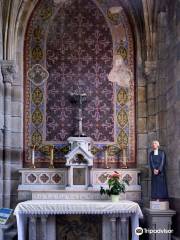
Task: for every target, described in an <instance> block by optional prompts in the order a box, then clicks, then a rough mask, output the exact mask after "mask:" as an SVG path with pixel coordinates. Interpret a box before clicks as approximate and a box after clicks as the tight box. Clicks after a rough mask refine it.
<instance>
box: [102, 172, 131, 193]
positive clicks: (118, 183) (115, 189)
mask: <svg viewBox="0 0 180 240" xmlns="http://www.w3.org/2000/svg"><path fill="white" fill-rule="evenodd" d="M126 184H127V185H129V182H128V180H127V179H125V180H120V178H119V175H118V173H116V172H115V173H113V174H112V175H111V176H109V178H108V186H109V189H104V188H103V187H101V189H100V194H101V195H102V194H107V195H108V196H111V195H119V193H125V189H126Z"/></svg>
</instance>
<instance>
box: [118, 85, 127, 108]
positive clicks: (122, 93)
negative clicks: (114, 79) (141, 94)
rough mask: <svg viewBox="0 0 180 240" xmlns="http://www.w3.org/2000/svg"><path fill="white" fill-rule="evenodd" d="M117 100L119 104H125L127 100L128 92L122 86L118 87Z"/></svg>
mask: <svg viewBox="0 0 180 240" xmlns="http://www.w3.org/2000/svg"><path fill="white" fill-rule="evenodd" d="M117 101H118V103H119V104H120V105H125V104H126V103H127V101H128V94H127V92H126V90H125V89H124V88H120V90H119V91H118V94H117Z"/></svg>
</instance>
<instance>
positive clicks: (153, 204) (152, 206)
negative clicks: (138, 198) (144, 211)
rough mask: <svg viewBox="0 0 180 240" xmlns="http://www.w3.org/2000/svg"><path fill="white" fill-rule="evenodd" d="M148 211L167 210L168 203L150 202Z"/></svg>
mask: <svg viewBox="0 0 180 240" xmlns="http://www.w3.org/2000/svg"><path fill="white" fill-rule="evenodd" d="M150 209H152V210H168V209H169V202H168V201H163V202H160V201H150Z"/></svg>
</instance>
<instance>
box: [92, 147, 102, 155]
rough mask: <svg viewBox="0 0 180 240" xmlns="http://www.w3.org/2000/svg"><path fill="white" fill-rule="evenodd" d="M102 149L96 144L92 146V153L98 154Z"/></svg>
mask: <svg viewBox="0 0 180 240" xmlns="http://www.w3.org/2000/svg"><path fill="white" fill-rule="evenodd" d="M100 151H102V149H100V148H98V147H96V146H93V147H92V148H91V153H92V154H93V155H96V154H97V153H98V152H100Z"/></svg>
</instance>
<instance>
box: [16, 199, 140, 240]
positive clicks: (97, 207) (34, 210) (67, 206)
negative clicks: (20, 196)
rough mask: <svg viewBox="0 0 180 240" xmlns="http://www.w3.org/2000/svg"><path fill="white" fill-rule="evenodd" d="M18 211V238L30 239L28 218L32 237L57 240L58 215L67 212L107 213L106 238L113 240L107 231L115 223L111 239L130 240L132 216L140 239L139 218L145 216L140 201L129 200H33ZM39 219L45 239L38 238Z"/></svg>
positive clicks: (104, 217) (19, 239)
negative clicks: (129, 224)
mask: <svg viewBox="0 0 180 240" xmlns="http://www.w3.org/2000/svg"><path fill="white" fill-rule="evenodd" d="M14 214H15V215H16V218H17V226H18V240H26V229H27V221H28V220H29V227H30V229H29V240H37V239H38V240H41V239H42V240H47V239H51V240H55V239H56V234H55V232H56V231H55V216H56V215H63V214H67V215H70V214H77V215H79V214H92V215H103V221H102V231H103V233H102V239H103V240H109V238H108V236H107V234H106V233H105V230H106V227H108V226H111V235H110V236H111V240H120V239H122V240H127V239H128V235H127V234H128V228H127V225H128V221H129V218H130V219H131V226H132V240H138V239H139V237H138V236H137V235H135V228H136V227H138V226H139V218H142V216H143V215H142V212H141V209H140V207H139V205H138V204H137V203H135V202H132V201H126V200H123V201H119V202H117V203H113V202H111V201H105V200H96V201H95V200H67V201H63V200H58V201H56V200H30V201H25V202H21V203H19V204H18V205H17V207H16V208H15V211H14ZM37 218H41V231H42V235H41V239H39V237H38V238H37V229H36V228H37V226H36V219H37Z"/></svg>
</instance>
